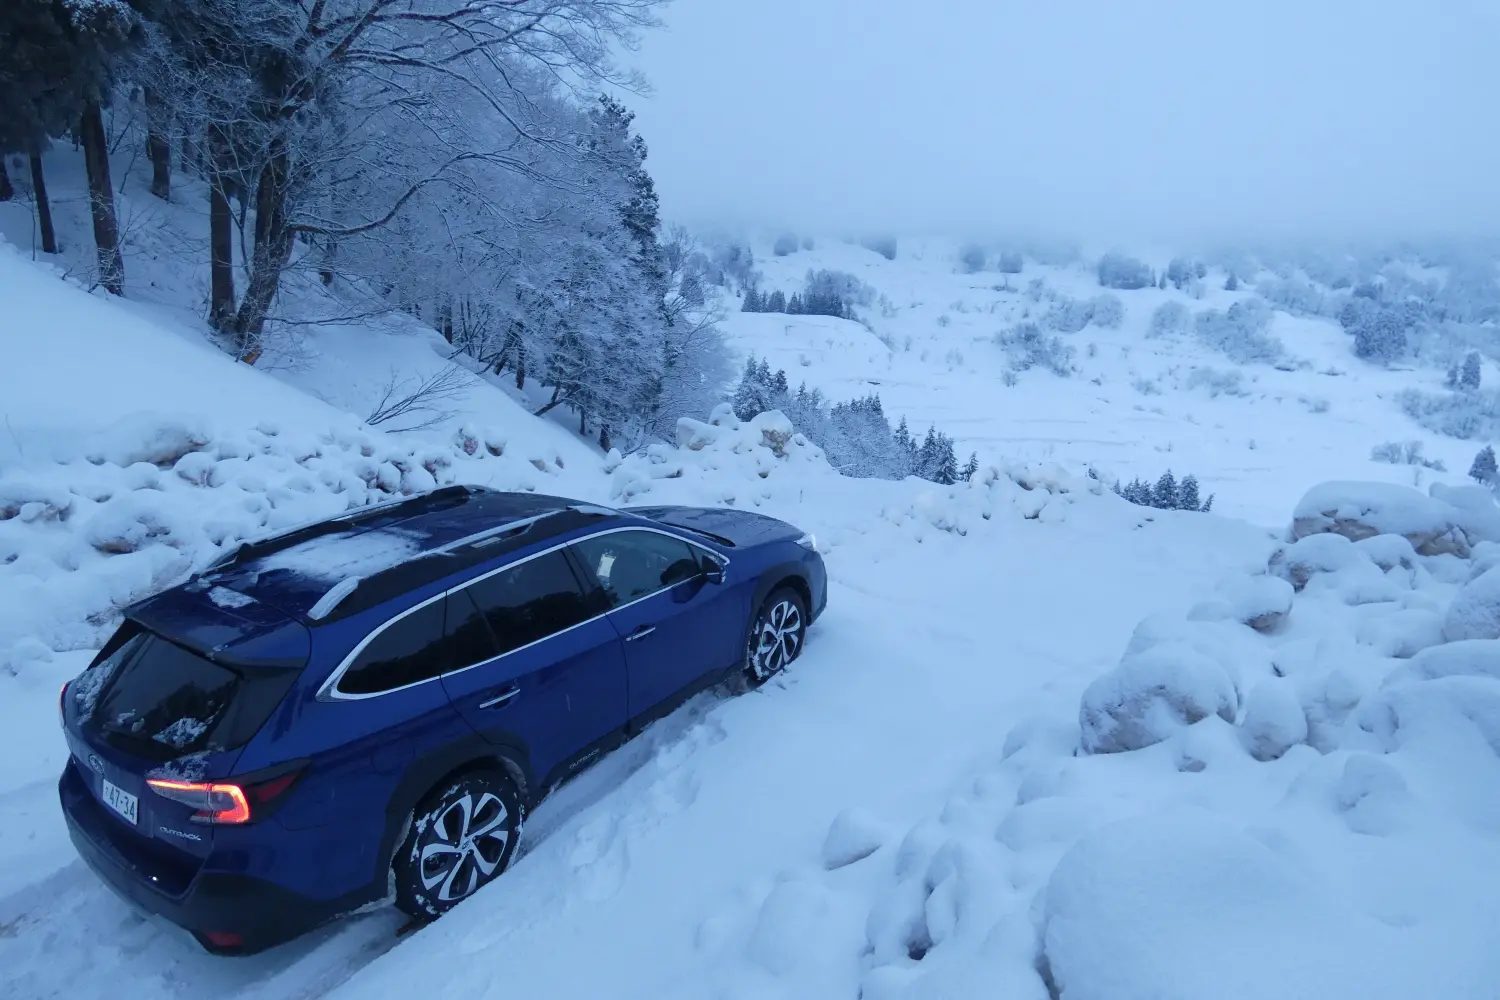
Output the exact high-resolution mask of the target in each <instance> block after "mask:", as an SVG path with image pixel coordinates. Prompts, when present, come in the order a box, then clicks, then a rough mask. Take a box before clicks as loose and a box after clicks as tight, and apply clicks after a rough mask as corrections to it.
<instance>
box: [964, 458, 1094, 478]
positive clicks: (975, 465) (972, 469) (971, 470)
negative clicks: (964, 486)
mask: <svg viewBox="0 0 1500 1000" xmlns="http://www.w3.org/2000/svg"><path fill="white" fill-rule="evenodd" d="M1090 471H1093V470H1090ZM978 472H979V453H978V452H974V451H971V452H969V460H968V461H967V462H965V463H964V468H963V471H962V472H960V473H959V477H960V478H961V479H963V481H964V482H966V483H969V482H973V481H974V476H975V474H976V473H978Z"/></svg>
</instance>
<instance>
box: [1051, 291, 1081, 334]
mask: <svg viewBox="0 0 1500 1000" xmlns="http://www.w3.org/2000/svg"><path fill="white" fill-rule="evenodd" d="M1093 318H1094V304H1093V302H1092V301H1087V300H1084V299H1070V298H1068V297H1066V296H1063V297H1061V298H1058V299H1057V300H1055V301H1054V302H1053V303H1052V308H1050V309H1048V310H1047V314H1046V315H1045V316H1043V317H1042V323H1043V324H1044V325H1045V326H1046V327H1047V329H1049V330H1056V331H1057V332H1058V333H1077V332H1078V331H1079V330H1082V329H1083V328H1084V327H1086V326H1088V325H1089V322H1090V321H1091V320H1092V319H1093Z"/></svg>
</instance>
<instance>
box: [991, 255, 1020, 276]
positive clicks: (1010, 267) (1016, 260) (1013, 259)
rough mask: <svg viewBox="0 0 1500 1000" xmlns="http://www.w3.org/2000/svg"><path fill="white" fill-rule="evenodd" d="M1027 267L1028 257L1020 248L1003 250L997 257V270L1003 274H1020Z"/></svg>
mask: <svg viewBox="0 0 1500 1000" xmlns="http://www.w3.org/2000/svg"><path fill="white" fill-rule="evenodd" d="M1025 267H1026V258H1025V256H1024V255H1023V254H1022V253H1021V252H1020V251H1019V250H1002V251H1000V253H999V255H998V256H997V257H996V258H995V270H997V271H999V272H1000V273H1001V274H1020V273H1021V271H1022V270H1024V269H1025Z"/></svg>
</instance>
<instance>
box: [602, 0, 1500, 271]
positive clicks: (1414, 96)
mask: <svg viewBox="0 0 1500 1000" xmlns="http://www.w3.org/2000/svg"><path fill="white" fill-rule="evenodd" d="M944 10H945V11H946V14H945V16H941V17H939V16H927V17H921V18H919V17H916V16H913V14H912V13H911V8H910V7H909V6H908V5H902V4H896V3H893V2H891V0H865V2H862V3H854V2H851V0H828V2H821V3H817V4H807V5H803V4H796V3H790V2H788V0H766V2H763V3H757V4H754V5H747V4H738V5H729V4H715V5H712V6H711V5H709V4H705V3H678V4H676V5H674V6H673V7H672V8H670V9H669V10H668V11H667V13H666V30H664V31H660V32H656V33H653V34H651V35H649V36H648V37H647V38H646V40H645V44H644V45H643V46H642V48H641V50H640V52H639V53H636V54H634V55H633V58H632V64H633V65H635V66H637V67H639V68H640V69H641V70H642V71H643V72H644V73H645V75H646V77H647V78H648V79H649V81H650V83H651V87H652V91H651V93H650V94H648V95H641V96H632V97H631V98H630V100H629V103H630V105H631V107H632V109H633V110H636V111H637V113H638V124H639V127H640V128H641V131H642V133H643V135H644V136H645V139H646V141H647V143H648V145H649V147H650V150H651V157H650V168H651V170H652V173H653V175H654V176H655V177H656V179H657V185H658V190H659V192H660V194H661V198H662V204H663V210H664V214H665V215H667V216H668V217H669V218H672V219H675V220H679V221H682V222H686V223H689V224H692V225H700V226H702V225H725V226H753V227H762V228H774V227H790V228H801V229H803V230H807V231H818V232H824V233H834V232H839V233H849V234H860V233H872V232H878V231H891V232H902V233H917V232H920V233H924V234H927V233H931V234H943V235H953V236H958V237H964V238H986V237H994V236H996V235H1001V234H1003V235H1028V236H1034V237H1052V238H1063V239H1070V240H1079V241H1089V242H1099V241H1104V242H1109V241H1132V242H1168V241H1181V240H1184V239H1191V240H1196V241H1214V240H1229V239H1246V238H1250V239H1265V240H1279V239H1287V238H1295V239H1349V238H1371V239H1392V238H1413V239H1421V238H1431V237H1460V238H1472V237H1483V236H1486V235H1489V234H1492V233H1494V232H1495V231H1496V230H1497V229H1500V197H1496V195H1495V193H1494V191H1493V178H1494V177H1495V176H1497V174H1500V138H1497V137H1496V133H1495V130H1494V129H1493V128H1492V127H1489V126H1488V125H1487V122H1488V120H1489V119H1488V117H1487V116H1488V113H1489V107H1488V102H1489V101H1490V99H1491V98H1492V97H1493V95H1494V94H1495V93H1497V92H1500V65H1497V64H1496V63H1495V61H1494V60H1492V59H1489V58H1488V56H1487V54H1486V53H1485V51H1484V45H1485V44H1486V42H1485V40H1486V39H1492V38H1494V37H1496V34H1497V33H1496V29H1497V28H1500V12H1497V11H1495V10H1492V9H1488V8H1485V7H1482V6H1481V5H1479V4H1477V3H1471V2H1455V3H1448V4H1444V5H1442V6H1441V8H1439V9H1428V8H1427V7H1424V6H1423V5H1421V4H1417V3H1413V2H1409V0H1380V2H1377V3H1374V4H1366V5H1354V4H1344V3H1341V4H1332V5H1318V6H1317V7H1316V9H1311V8H1310V7H1304V6H1302V5H1297V4H1292V3H1287V2H1285V0H1276V2H1273V3H1271V4H1269V5H1265V6H1262V7H1261V8H1259V9H1258V10H1256V11H1254V12H1253V14H1250V15H1248V16H1247V15H1245V14H1243V13H1240V14H1232V13H1230V12H1227V11H1223V10H1220V9H1215V8H1208V7H1204V6H1202V5H1191V4H1186V3H1171V4H1162V5H1154V6H1153V7H1152V8H1151V9H1149V10H1144V11H1143V10H1138V9H1135V8H1131V7H1124V6H1116V5H1103V4H1097V5H1096V4H1082V3H1073V4H1059V5H1052V6H1049V7H1048V8H1045V9H1033V8H1031V7H1023V6H1020V5H1013V4H995V3H983V2H980V0H952V2H950V3H948V4H945V5H944Z"/></svg>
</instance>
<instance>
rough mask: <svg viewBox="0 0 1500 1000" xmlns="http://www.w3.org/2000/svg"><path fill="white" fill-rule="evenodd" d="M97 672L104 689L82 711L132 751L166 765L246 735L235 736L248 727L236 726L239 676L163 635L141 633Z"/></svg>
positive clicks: (111, 738) (105, 733) (82, 702)
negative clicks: (185, 755)
mask: <svg viewBox="0 0 1500 1000" xmlns="http://www.w3.org/2000/svg"><path fill="white" fill-rule="evenodd" d="M93 669H95V670H100V671H101V672H103V671H104V670H106V669H108V670H109V674H107V675H105V676H104V685H103V690H102V691H99V692H97V695H94V696H93V697H91V698H90V699H84V698H80V699H79V708H80V710H82V711H84V712H85V713H86V714H88V715H89V717H90V722H91V723H92V725H93V726H94V727H95V728H97V729H98V731H99V732H100V733H101V734H102V735H103V736H104V737H105V738H106V739H108V740H109V741H111V742H114V743H117V744H120V745H122V746H123V747H124V748H125V749H127V750H130V751H133V752H135V753H140V754H142V755H144V756H147V757H151V758H156V759H162V760H167V759H171V758H172V757H176V756H179V755H181V754H186V753H194V752H196V751H199V750H204V749H208V748H210V747H216V746H231V745H237V744H235V743H232V742H230V741H231V740H234V739H240V737H241V736H242V734H241V733H240V732H237V731H236V730H240V729H242V728H243V727H240V726H236V725H234V724H233V721H232V717H233V716H234V714H235V713H234V711H233V709H232V706H233V704H234V701H235V698H236V695H237V694H238V693H239V691H240V688H241V687H242V686H243V679H242V678H241V676H240V675H239V674H238V673H236V672H235V671H233V670H230V669H229V668H227V667H223V666H220V665H218V664H216V663H211V662H210V661H208V660H206V659H204V658H203V657H201V656H199V655H198V654H196V653H192V652H189V651H188V650H186V649H183V648H182V647H181V646H176V645H173V644H172V643H170V642H168V641H167V640H165V639H163V638H161V637H160V636H157V635H153V634H151V633H149V632H141V633H138V634H136V635H135V636H133V637H131V638H130V639H129V640H128V641H127V642H126V643H125V644H124V645H122V646H120V647H119V648H118V649H116V650H115V651H114V652H113V653H112V654H110V656H109V657H108V658H107V660H106V662H104V663H101V664H100V665H99V666H97V667H95V668H93ZM87 676H88V675H87V674H85V677H87ZM85 693H90V694H92V693H91V692H85ZM88 700H91V701H92V705H86V704H85V701H88ZM89 708H92V712H89V711H88V709H89ZM226 722H228V724H226ZM221 730H222V732H221ZM252 733H253V730H252ZM216 737H218V738H216ZM244 738H248V736H247V735H246V736H244ZM240 741H241V742H243V740H242V739H240Z"/></svg>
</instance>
